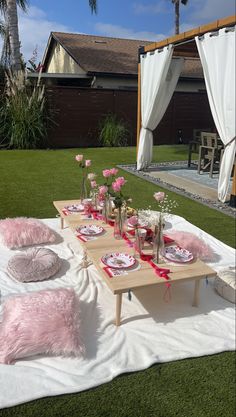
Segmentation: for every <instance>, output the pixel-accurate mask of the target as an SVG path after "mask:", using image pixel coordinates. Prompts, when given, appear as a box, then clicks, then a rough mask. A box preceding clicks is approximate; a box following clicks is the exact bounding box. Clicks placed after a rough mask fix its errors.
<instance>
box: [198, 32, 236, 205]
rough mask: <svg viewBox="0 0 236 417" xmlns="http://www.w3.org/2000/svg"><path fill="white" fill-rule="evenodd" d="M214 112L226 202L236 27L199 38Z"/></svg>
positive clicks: (232, 129)
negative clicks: (220, 141)
mask: <svg viewBox="0 0 236 417" xmlns="http://www.w3.org/2000/svg"><path fill="white" fill-rule="evenodd" d="M195 40H196V43H197V48H198V52H199V56H200V59H201V63H202V67H203V71H204V77H205V82H206V88H207V94H208V99H209V103H210V108H211V112H212V116H213V119H214V122H215V125H216V128H217V130H218V133H219V135H220V138H221V140H222V142H223V143H224V145H225V151H224V155H223V158H222V163H221V169H220V176H219V183H218V198H219V200H220V201H222V202H225V200H226V196H227V191H228V188H229V179H230V174H231V171H232V167H233V164H234V159H235V150H236V143H235V135H236V128H235V87H236V86H235V27H234V28H231V29H229V28H228V29H225V28H224V29H221V30H219V32H217V33H216V34H210V33H207V34H205V35H204V36H203V37H202V38H198V37H196V38H195Z"/></svg>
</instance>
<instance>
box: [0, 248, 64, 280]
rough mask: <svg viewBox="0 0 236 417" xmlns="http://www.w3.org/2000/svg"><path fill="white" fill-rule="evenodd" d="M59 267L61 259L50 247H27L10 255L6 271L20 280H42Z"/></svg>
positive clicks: (53, 273)
mask: <svg viewBox="0 0 236 417" xmlns="http://www.w3.org/2000/svg"><path fill="white" fill-rule="evenodd" d="M60 267H61V259H60V258H59V256H58V255H57V254H56V253H55V252H53V251H52V250H51V249H47V248H29V249H27V250H26V251H25V252H21V253H17V254H16V255H14V256H12V258H11V259H10V260H9V262H8V265H7V272H8V273H9V275H10V276H12V277H13V278H15V279H17V281H20V282H30V281H31V282H32V281H43V280H44V279H48V278H50V277H52V276H53V275H55V274H56V273H57V271H58V270H59V269H60Z"/></svg>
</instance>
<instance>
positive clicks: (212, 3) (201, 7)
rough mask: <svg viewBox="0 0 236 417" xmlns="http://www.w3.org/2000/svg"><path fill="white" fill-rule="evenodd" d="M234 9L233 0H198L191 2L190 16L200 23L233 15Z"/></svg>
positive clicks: (235, 8) (235, 9)
mask: <svg viewBox="0 0 236 417" xmlns="http://www.w3.org/2000/svg"><path fill="white" fill-rule="evenodd" d="M189 5H190V3H189ZM186 7H188V5H187V6H186ZM235 11H236V7H235V0H199V1H198V2H197V4H196V3H194V2H193V3H192V13H191V15H190V18H191V20H192V21H195V22H197V24H201V23H202V22H203V21H204V22H213V21H214V20H216V19H222V18H224V17H227V16H230V15H233V14H235Z"/></svg>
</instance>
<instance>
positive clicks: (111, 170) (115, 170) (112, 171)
mask: <svg viewBox="0 0 236 417" xmlns="http://www.w3.org/2000/svg"><path fill="white" fill-rule="evenodd" d="M117 172H118V169H116V168H111V169H110V173H111V175H114V176H115V175H116V174H117Z"/></svg>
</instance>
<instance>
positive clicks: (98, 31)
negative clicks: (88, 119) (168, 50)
mask: <svg viewBox="0 0 236 417" xmlns="http://www.w3.org/2000/svg"><path fill="white" fill-rule="evenodd" d="M29 2H30V7H29V10H28V13H27V14H24V13H22V12H19V27H20V38H21V43H22V52H23V54H24V56H25V58H26V59H29V58H30V57H31V56H32V52H33V50H34V49H35V47H36V46H37V49H38V58H39V59H41V57H42V55H43V52H44V49H45V47H46V44H47V40H48V37H49V35H50V32H51V31H61V32H73V33H86V34H94V35H100V36H112V37H121V38H131V39H142V40H150V41H153V40H161V39H163V38H165V37H167V36H170V35H172V34H174V6H173V4H172V2H171V0H119V1H116V0H97V4H98V13H97V15H94V14H93V15H92V14H91V11H90V8H89V5H88V3H89V1H88V0H66V1H64V0H60V1H58V0H50V1H48V0H29ZM232 14H235V0H189V2H188V5H186V6H183V5H182V6H181V31H185V30H189V29H191V28H193V27H196V26H199V25H202V24H206V23H208V22H212V21H214V20H216V19H219V18H223V17H226V16H229V15H232ZM0 46H1V43H0Z"/></svg>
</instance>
